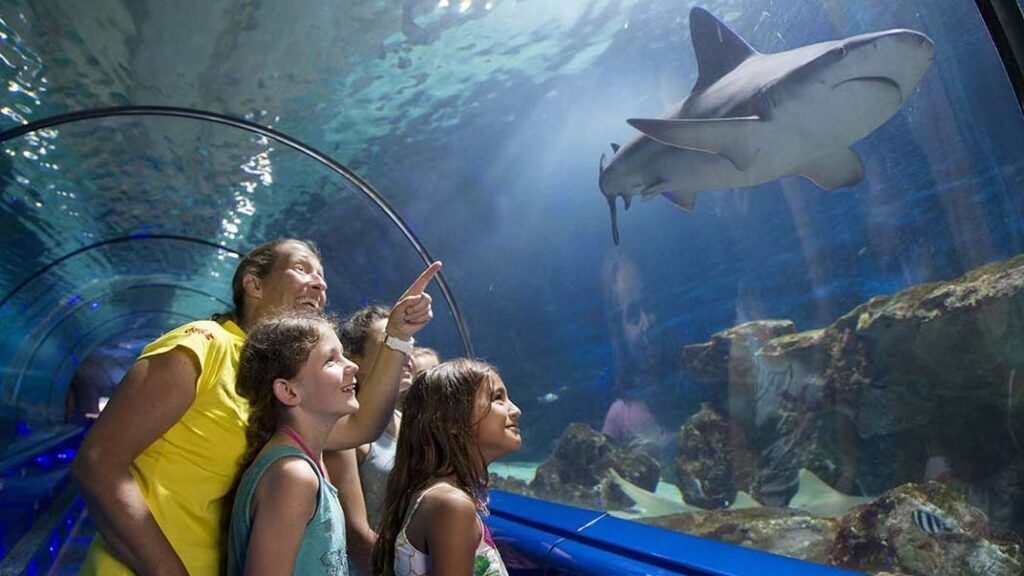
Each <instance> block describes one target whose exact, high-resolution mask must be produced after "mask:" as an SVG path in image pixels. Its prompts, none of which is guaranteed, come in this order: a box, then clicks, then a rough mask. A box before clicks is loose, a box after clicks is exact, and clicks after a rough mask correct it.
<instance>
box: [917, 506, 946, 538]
mask: <svg viewBox="0 0 1024 576" xmlns="http://www.w3.org/2000/svg"><path fill="white" fill-rule="evenodd" d="M911 516H912V517H913V519H914V524H915V525H916V526H917V527H918V528H920V529H921V532H924V533H925V534H948V533H950V532H952V531H953V527H952V526H950V525H949V522H946V521H945V520H943V518H942V517H941V516H939V515H938V514H936V513H934V512H929V511H928V510H925V509H924V508H918V509H917V510H914V512H913V514H912V515H911Z"/></svg>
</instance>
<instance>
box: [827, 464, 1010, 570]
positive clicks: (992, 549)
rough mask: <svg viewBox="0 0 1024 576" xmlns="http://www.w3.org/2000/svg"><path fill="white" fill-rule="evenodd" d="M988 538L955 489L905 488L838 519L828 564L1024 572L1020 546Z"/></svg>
mask: <svg viewBox="0 0 1024 576" xmlns="http://www.w3.org/2000/svg"><path fill="white" fill-rule="evenodd" d="M915 516H917V519H915ZM926 519H931V520H929V521H924V520H926ZM989 533H990V531H989V524H988V519H987V518H986V517H985V515H984V514H982V513H981V511H979V510H978V509H977V508H974V507H973V506H970V505H969V504H967V502H966V500H964V498H963V497H962V496H960V495H959V494H957V492H955V491H954V490H952V489H950V488H948V487H946V486H943V485H942V484H939V483H937V482H929V483H927V484H904V485H903V486H899V487H897V488H894V489H892V490H890V491H889V492H887V493H885V494H884V495H882V496H881V497H879V498H877V499H876V500H874V501H873V502H871V503H869V504H866V505H863V506H860V507H857V508H855V509H853V510H852V511H850V513H848V514H847V515H845V516H844V517H842V518H841V519H840V520H839V523H838V527H837V533H836V539H835V542H834V544H833V546H832V550H831V552H830V553H829V562H828V563H830V564H837V565H840V566H844V567H847V568H851V569H854V570H861V571H866V572H881V571H883V570H889V571H896V572H902V573H907V574H929V575H931V576H954V575H956V576H981V575H985V576H1004V575H1005V576H1010V575H1017V574H1021V573H1024V572H1022V571H1024V555H1022V553H1021V548H1020V545H1019V543H1017V542H1011V541H1000V540H997V539H995V538H993V537H991V536H990V535H989Z"/></svg>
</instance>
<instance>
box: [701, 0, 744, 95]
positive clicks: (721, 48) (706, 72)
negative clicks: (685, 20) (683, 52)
mask: <svg viewBox="0 0 1024 576" xmlns="http://www.w3.org/2000/svg"><path fill="white" fill-rule="evenodd" d="M690 38H691V39H692V40H693V52H694V54H696V56H697V72H698V74H697V83H696V84H695V85H694V86H693V91H694V92H696V91H698V90H703V89H704V88H707V87H708V86H710V85H712V84H714V83H715V82H717V81H718V79H719V78H721V77H722V76H725V75H726V74H728V73H729V72H732V70H733V69H734V68H736V67H737V66H739V65H740V64H741V63H743V61H744V60H746V59H747V58H750V57H751V56H753V55H754V54H757V51H756V50H754V49H753V48H751V47H750V45H749V44H747V43H746V41H744V40H743V38H740V36H739V34H737V33H735V32H733V31H732V30H730V29H729V27H728V26H726V25H725V24H723V23H722V21H721V20H719V19H718V18H715V17H714V16H712V15H711V13H710V12H708V11H707V10H705V9H703V8H694V9H692V10H690Z"/></svg>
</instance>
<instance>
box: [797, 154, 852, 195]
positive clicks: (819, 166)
mask: <svg viewBox="0 0 1024 576" xmlns="http://www.w3.org/2000/svg"><path fill="white" fill-rule="evenodd" d="M797 174H799V175H801V176H803V177H804V178H807V179H808V180H810V181H811V182H814V183H815V184H817V185H818V186H821V187H822V188H824V189H825V190H828V191H829V192H831V191H833V190H836V189H837V188H843V187H846V186H853V185H854V184H856V183H857V182H860V181H861V180H862V179H863V178H864V161H863V160H861V159H860V156H858V155H857V153H856V152H854V151H853V150H852V149H850V148H844V149H842V150H839V151H837V152H833V153H832V154H827V155H825V156H819V157H817V158H815V159H814V160H813V161H812V162H810V163H808V164H806V165H804V166H801V167H800V168H799V169H798V170H797Z"/></svg>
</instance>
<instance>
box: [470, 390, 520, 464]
mask: <svg viewBox="0 0 1024 576" xmlns="http://www.w3.org/2000/svg"><path fill="white" fill-rule="evenodd" d="M521 415H522V412H521V411H520V410H519V407H518V406H516V405H515V404H514V403H513V402H512V399H511V398H509V396H508V389H507V388H505V383H504V382H502V380H501V377H499V376H498V375H497V374H492V375H491V377H490V382H483V383H481V385H480V388H479V390H478V391H477V400H476V407H475V408H474V411H473V420H474V422H476V438H477V446H479V448H480V453H481V454H483V457H484V464H485V465H486V464H490V463H491V462H493V461H495V460H497V459H498V458H501V457H502V456H505V455H507V454H511V453H512V452H515V451H516V450H518V449H519V447H520V446H521V445H522V443H523V440H522V438H521V437H520V436H519V417H520V416H521Z"/></svg>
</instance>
